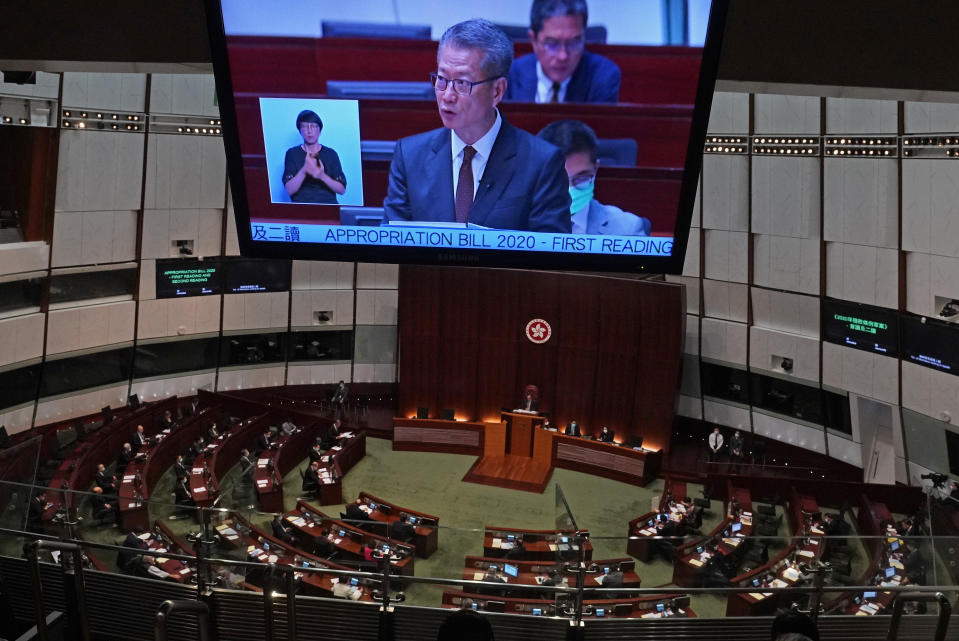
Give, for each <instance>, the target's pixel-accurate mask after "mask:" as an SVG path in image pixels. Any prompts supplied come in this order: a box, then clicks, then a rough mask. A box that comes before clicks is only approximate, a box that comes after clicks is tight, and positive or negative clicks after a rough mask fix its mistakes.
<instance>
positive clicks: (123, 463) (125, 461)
mask: <svg viewBox="0 0 959 641" xmlns="http://www.w3.org/2000/svg"><path fill="white" fill-rule="evenodd" d="M134 454H135V453H134V451H132V450H131V451H130V453H129V454H128V453H127V451H126V450H121V451H120V456H118V457H117V466H116V467H117V474H123V471H124V470H125V469H127V465H129V464H130V461H132V460H133V457H134Z"/></svg>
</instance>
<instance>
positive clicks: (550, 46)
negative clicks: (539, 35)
mask: <svg viewBox="0 0 959 641" xmlns="http://www.w3.org/2000/svg"><path fill="white" fill-rule="evenodd" d="M585 44H586V42H585V40H583V38H573V39H572V40H567V41H565V42H563V41H562V40H544V41H543V48H544V49H546V53H548V54H549V55H551V56H557V55H559V52H560V51H562V50H564V49H565V50H566V53H579V52H580V51H582V50H583V47H584V45H585Z"/></svg>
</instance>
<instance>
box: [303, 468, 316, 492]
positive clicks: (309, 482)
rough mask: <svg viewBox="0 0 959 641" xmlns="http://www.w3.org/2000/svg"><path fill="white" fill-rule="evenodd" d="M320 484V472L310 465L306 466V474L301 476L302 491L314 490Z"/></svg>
mask: <svg viewBox="0 0 959 641" xmlns="http://www.w3.org/2000/svg"><path fill="white" fill-rule="evenodd" d="M319 486H320V474H319V472H317V471H316V470H314V469H313V468H312V467H308V468H306V474H304V476H303V491H304V492H315V491H316V488H318V487H319Z"/></svg>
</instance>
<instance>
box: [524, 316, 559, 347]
mask: <svg viewBox="0 0 959 641" xmlns="http://www.w3.org/2000/svg"><path fill="white" fill-rule="evenodd" d="M552 335H553V328H552V327H550V326H549V323H547V322H546V321H544V320H543V319H542V318H534V319H533V320H531V321H530V322H528V323H526V338H528V339H529V340H530V341H532V342H534V343H536V344H537V345H542V344H543V343H545V342H546V341H548V340H549V337H550V336H552Z"/></svg>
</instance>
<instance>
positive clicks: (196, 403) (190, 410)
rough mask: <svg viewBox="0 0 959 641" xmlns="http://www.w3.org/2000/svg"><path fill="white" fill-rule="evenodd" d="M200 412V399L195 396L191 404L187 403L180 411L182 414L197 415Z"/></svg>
mask: <svg viewBox="0 0 959 641" xmlns="http://www.w3.org/2000/svg"><path fill="white" fill-rule="evenodd" d="M199 413H200V399H198V398H194V399H193V400H191V401H190V404H189V405H185V406H184V407H183V409H182V411H181V412H180V415H181V416H196V415H197V414H199Z"/></svg>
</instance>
